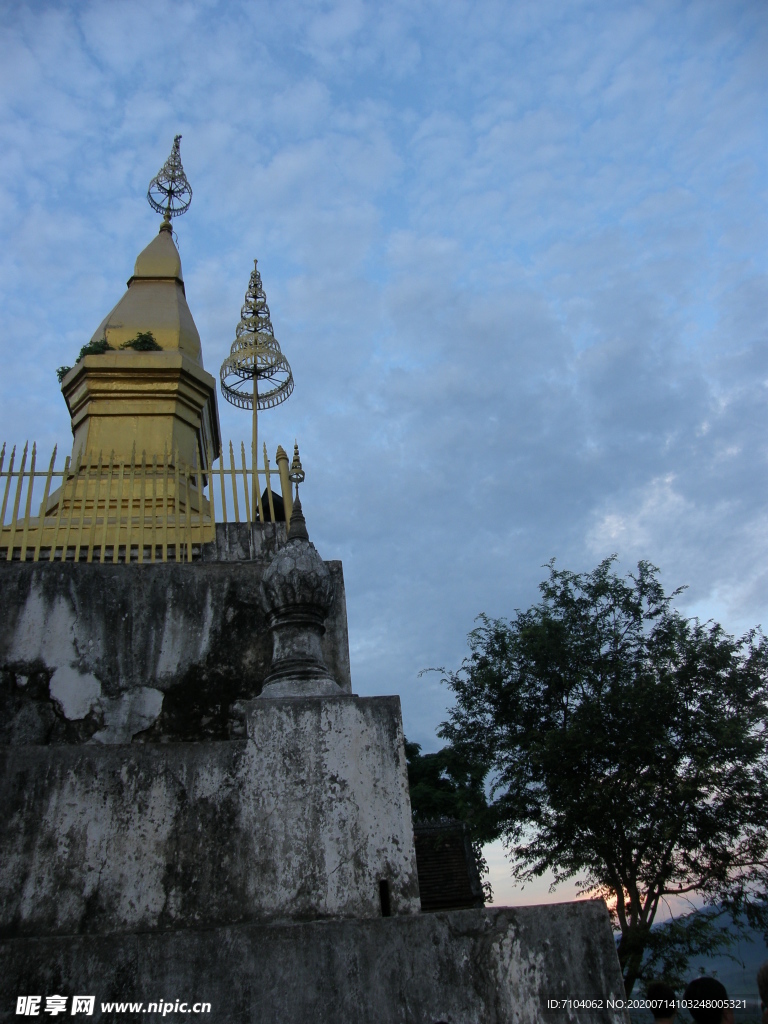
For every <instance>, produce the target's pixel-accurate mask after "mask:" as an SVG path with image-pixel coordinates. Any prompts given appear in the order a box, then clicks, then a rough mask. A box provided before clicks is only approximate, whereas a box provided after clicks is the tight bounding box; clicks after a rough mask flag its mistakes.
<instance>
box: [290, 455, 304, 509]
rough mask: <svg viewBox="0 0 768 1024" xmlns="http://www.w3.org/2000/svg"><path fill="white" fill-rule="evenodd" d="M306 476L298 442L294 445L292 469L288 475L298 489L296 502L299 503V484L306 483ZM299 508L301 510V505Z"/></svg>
mask: <svg viewBox="0 0 768 1024" xmlns="http://www.w3.org/2000/svg"><path fill="white" fill-rule="evenodd" d="M305 476H306V473H305V472H304V470H303V469H302V465H301V459H300V458H299V445H298V442H296V443H295V444H294V446H293V461H292V462H291V468H290V471H289V473H288V479H289V480H290V481H291V483H292V484H294V485H295V487H296V499H295V500H296V501H297V502H298V500H299V484H303V483H304V477H305ZM299 508H301V505H299Z"/></svg>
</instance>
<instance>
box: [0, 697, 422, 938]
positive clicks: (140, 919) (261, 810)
mask: <svg viewBox="0 0 768 1024" xmlns="http://www.w3.org/2000/svg"><path fill="white" fill-rule="evenodd" d="M147 699H148V700H150V701H151V699H152V698H151V696H150V697H148V698H147ZM248 725H249V738H248V739H247V740H237V741H230V742H220V743H205V744H181V743H174V744H167V745H149V744H148V745H142V744H129V745H124V746H119V745H108V746H102V747H98V746H95V745H87V746H79V747H63V746H62V747H16V748H6V749H5V751H4V752H2V754H0V757H1V758H2V760H0V767H1V768H2V776H3V784H2V786H1V787H0V818H2V820H3V821H4V822H5V823H6V825H5V828H4V829H3V831H2V832H0V928H5V929H6V930H10V931H11V932H13V931H18V932H20V933H21V934H57V933H58V934H66V933H70V934H71V933H75V932H99V931H101V932H111V931H120V930H124V929H132V930H146V929H149V930H152V929H158V928H168V927H190V926H209V925H216V924H222V923H229V922H235V921H247V920H267V921H274V920H295V919H313V918H335V917H354V918H370V917H378V916H380V914H381V905H380V900H379V882H380V881H381V880H386V881H387V882H388V883H389V887H390V900H391V909H392V913H393V914H410V913H416V912H418V911H419V909H420V904H419V898H418V881H417V874H416V862H415V854H414V848H413V831H412V827H411V814H410V802H409V798H408V789H407V778H406V769H405V758H404V751H403V741H402V725H401V719H400V705H399V700H398V699H397V698H387V697H374V698H358V697H351V696H342V697H332V698H322V697H319V698H318V697H315V698H304V699H293V700H291V699H281V700H259V701H254V702H253V706H251V708H250V713H249V718H248Z"/></svg>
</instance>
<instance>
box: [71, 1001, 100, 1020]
mask: <svg viewBox="0 0 768 1024" xmlns="http://www.w3.org/2000/svg"><path fill="white" fill-rule="evenodd" d="M95 1002H96V996H72V1015H73V1016H74V1015H75V1014H76V1013H85V1014H86V1015H87V1016H89V1017H92V1016H93V1006H94V1003H95Z"/></svg>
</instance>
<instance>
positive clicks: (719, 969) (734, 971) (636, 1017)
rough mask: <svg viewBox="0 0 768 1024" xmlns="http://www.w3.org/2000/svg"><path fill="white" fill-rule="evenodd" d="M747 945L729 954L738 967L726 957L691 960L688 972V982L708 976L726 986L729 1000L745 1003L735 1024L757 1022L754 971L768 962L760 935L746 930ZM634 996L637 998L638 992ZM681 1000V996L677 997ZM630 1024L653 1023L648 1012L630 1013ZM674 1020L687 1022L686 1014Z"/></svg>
mask: <svg viewBox="0 0 768 1024" xmlns="http://www.w3.org/2000/svg"><path fill="white" fill-rule="evenodd" d="M748 934H749V938H750V941H747V940H746V939H741V940H739V941H738V942H737V943H735V944H734V946H733V948H732V950H731V952H732V954H733V956H735V957H737V958H738V959H739V960H740V961H742V963H743V964H744V966H743V967H742V966H741V963H735V962H734V961H733V960H730V959H729V958H728V957H726V956H716V957H698V958H695V959H693V960H691V963H690V967H689V970H688V976H689V978H691V979H693V978H698V977H699V975H701V974H711V975H713V976H714V977H715V978H717V979H718V980H719V981H722V983H723V984H724V985H725V989H726V991H727V993H728V995H729V997H730V998H731V999H746V1000H747V1009H746V1011H745V1010H738V1011H736V1012H735V1014H734V1016H735V1020H736V1024H748V1022H752V1021H754V1022H755V1024H758V1022H759V1021H760V1017H761V1014H760V1009H759V1007H760V999H759V995H758V992H757V981H756V975H757V969H758V967H759V966H760V965H761V964H764V963H765V962H766V960H768V946H766V943H765V939H764V938H763V934H762V932H758V931H755V929H748ZM633 995H639V987H638V991H637V992H635V993H633ZM679 995H680V996H682V992H680V993H679ZM631 1019H632V1022H633V1024H647V1022H650V1021H652V1020H653V1017H652V1015H651V1013H650V1011H645V1012H643V1013H633V1014H632V1015H631ZM677 1020H679V1021H680V1024H683V1022H685V1021H688V1020H690V1017H689V1015H688V1014H686V1013H684V1012H682V1013H680V1014H679V1015H678V1017H677Z"/></svg>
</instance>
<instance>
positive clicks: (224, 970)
mask: <svg viewBox="0 0 768 1024" xmlns="http://www.w3.org/2000/svg"><path fill="white" fill-rule="evenodd" d="M53 994H57V995H65V996H67V997H68V1002H67V1019H71V1003H72V996H73V995H93V996H95V999H96V1004H95V1010H94V1013H93V1016H92V1017H90V1018H89V1019H91V1020H94V1021H106V1020H119V1021H125V1022H128V1021H144V1022H146V1021H147V1020H153V1019H156V1017H157V1018H159V1017H162V1012H160V1013H159V1014H154V1013H147V1012H146V1009H147V1007H148V1005H149V1003H150V1002H153V1001H154V1002H158V1003H161V1004H162V1003H171V1004H172V1005H173V1008H174V1009H172V1010H171V1011H170V1012H168V1013H167V1014H166V1018H165V1019H168V1020H189V1019H202V1020H208V1021H211V1022H213V1021H216V1022H226V1024H439V1022H446V1024H513V1022H514V1024H541V1022H542V1021H545V1022H552V1024H566V1022H569V1024H570V1022H590V1024H592V1022H595V1024H597V1022H622V1024H627V1022H628V1020H629V1017H628V1016H627V1015H625V1013H624V1011H622V1010H618V1009H610V1008H609V1006H608V1003H609V1000H611V999H613V1000H620V999H621V997H622V995H623V988H622V983H621V974H620V971H619V964H618V960H617V957H616V952H615V947H614V942H613V936H612V934H611V928H610V923H609V919H608V913H607V910H606V908H605V905H604V904H603V903H602V902H601V901H587V902H582V903H564V904H556V905H549V906H540V907H521V908H518V909H509V908H500V909H495V908H491V909H486V910H459V911H453V912H441V913H437V914H419V915H412V916H403V917H390V918H378V919H369V920H365V921H326V922H310V923H296V924H288V925H268V926H260V925H257V924H246V925H237V926H229V927H225V928H213V929H209V930H205V931H199V930H185V931H172V932H165V933H162V932H153V933H145V934H122V935H102V936H96V935H87V936H86V935H71V936H61V937H57V938H47V939H33V938H28V939H23V938H21V939H10V940H6V941H5V942H4V943H2V944H0V1021H11V1020H17V1019H19V1018H17V1017H16V1013H15V1010H16V999H17V996H19V995H40V996H42V997H45V996H47V995H53ZM553 999H560V1000H566V999H570V1000H575V1001H576V1002H579V1001H586V1002H587V1003H588V1004H590V1003H591V1004H592V1005H591V1006H589V1005H588V1006H587V1007H583V1006H574V1007H572V1008H571V1009H564V1010H557V1011H552V1010H549V1009H548V1002H549V1001H550V1000H553ZM177 1000H179V1001H180V1003H181V1002H187V1003H188V1006H189V1010H191V1008H192V1006H194V1004H196V1003H197V1004H199V1003H202V1002H209V1003H210V1004H211V1009H210V1012H209V1013H205V1014H200V1013H197V1014H194V1013H190V1012H187V1013H186V1014H183V1013H180V1012H175V1006H176V1001H177ZM107 1002H134V1003H142V1004H143V1007H142V1010H140V1011H138V1010H137V1009H136V1008H134V1009H133V1010H128V1011H125V1012H122V1013H119V1014H118V1013H115V1012H114V1011H113V1012H106V1011H103V1010H102V1006H101V1004H102V1003H107ZM44 1005H45V999H44V998H43V1006H44ZM41 1016H44V1014H41ZM79 1019H84V1018H83V1017H80V1018H79Z"/></svg>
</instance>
